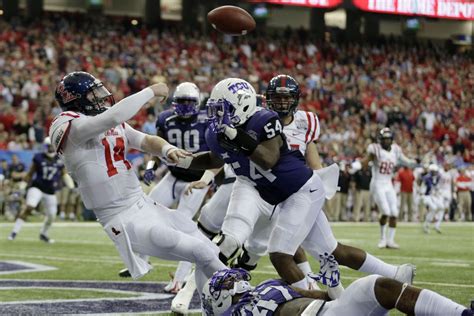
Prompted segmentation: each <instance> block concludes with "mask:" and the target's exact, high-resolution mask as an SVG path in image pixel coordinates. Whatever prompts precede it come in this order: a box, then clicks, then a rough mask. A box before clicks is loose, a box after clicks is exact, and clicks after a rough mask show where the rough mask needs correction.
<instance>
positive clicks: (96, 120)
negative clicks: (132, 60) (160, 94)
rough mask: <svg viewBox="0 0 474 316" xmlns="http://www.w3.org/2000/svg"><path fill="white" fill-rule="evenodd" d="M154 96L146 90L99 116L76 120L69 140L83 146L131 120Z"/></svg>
mask: <svg viewBox="0 0 474 316" xmlns="http://www.w3.org/2000/svg"><path fill="white" fill-rule="evenodd" d="M153 96H154V93H153V90H151V89H150V88H145V89H143V90H142V91H140V92H138V93H135V94H133V95H131V96H129V97H127V98H125V99H123V100H122V101H120V102H118V103H117V104H115V105H114V106H113V107H111V108H110V109H108V110H107V111H105V112H103V113H101V114H99V115H96V116H84V117H81V118H79V119H74V120H73V121H72V124H71V131H70V133H69V139H71V140H72V141H73V142H74V143H76V144H82V143H84V142H86V141H87V140H89V139H91V138H92V137H94V136H96V135H98V134H100V133H103V132H105V131H107V130H109V129H111V128H112V127H115V126H117V125H118V124H120V123H123V122H125V121H126V120H129V119H131V118H132V117H133V116H134V115H135V114H136V113H137V112H138V111H139V110H140V109H141V107H142V106H143V105H144V104H145V103H147V102H148V101H149V100H150V99H151V98H153Z"/></svg>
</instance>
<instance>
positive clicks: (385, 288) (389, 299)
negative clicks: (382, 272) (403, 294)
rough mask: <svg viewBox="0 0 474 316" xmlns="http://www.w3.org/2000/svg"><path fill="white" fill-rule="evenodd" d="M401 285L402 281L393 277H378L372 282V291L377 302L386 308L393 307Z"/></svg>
mask: <svg viewBox="0 0 474 316" xmlns="http://www.w3.org/2000/svg"><path fill="white" fill-rule="evenodd" d="M402 286H403V284H402V283H400V282H398V281H396V280H394V279H389V278H386V277H378V278H377V279H376V280H375V284H374V293H375V298H376V299H377V302H378V303H379V304H380V305H381V306H382V307H384V308H386V309H392V308H394V307H395V302H396V300H397V298H398V295H399V294H400V291H401V289H402Z"/></svg>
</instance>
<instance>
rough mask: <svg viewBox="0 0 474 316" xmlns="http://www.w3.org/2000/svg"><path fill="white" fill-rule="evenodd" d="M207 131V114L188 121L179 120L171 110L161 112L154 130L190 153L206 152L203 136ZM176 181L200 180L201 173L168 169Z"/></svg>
mask: <svg viewBox="0 0 474 316" xmlns="http://www.w3.org/2000/svg"><path fill="white" fill-rule="evenodd" d="M206 129H207V114H206V112H205V111H201V112H199V114H198V115H196V116H194V117H191V118H189V119H186V120H183V119H180V118H179V117H178V116H177V115H176V114H175V113H174V111H173V110H172V109H170V110H166V111H163V112H161V113H160V114H159V115H158V119H157V121H156V130H157V131H159V132H161V133H162V134H163V138H164V139H166V140H167V141H168V142H169V143H170V144H171V145H174V146H176V147H178V148H181V149H184V150H187V151H189V152H192V153H197V152H201V151H208V150H209V147H208V146H207V144H206V139H205V137H206V136H205V134H206ZM168 169H169V170H170V172H171V173H172V174H173V175H174V176H175V177H176V178H178V179H180V180H183V181H187V182H191V181H197V180H199V179H200V178H201V176H202V174H203V171H201V170H186V169H182V168H178V167H168Z"/></svg>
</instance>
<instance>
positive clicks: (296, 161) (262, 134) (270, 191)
mask: <svg viewBox="0 0 474 316" xmlns="http://www.w3.org/2000/svg"><path fill="white" fill-rule="evenodd" d="M241 128H243V129H244V130H245V131H246V132H247V133H248V134H249V135H250V136H251V137H253V138H254V139H255V140H257V141H258V142H259V143H262V142H264V141H267V140H270V139H272V138H275V137H282V136H283V135H282V133H283V128H282V125H281V123H280V121H279V119H278V115H277V114H276V113H275V112H273V111H270V110H267V109H259V110H258V111H257V112H256V113H255V114H254V115H253V116H252V117H251V118H250V119H249V120H248V121H247V122H246V123H245V124H244V125H243V126H241ZM280 135H281V136H280ZM283 138H284V136H283ZM206 141H207V144H208V146H209V148H210V149H211V151H212V152H213V153H214V154H216V155H217V156H219V157H220V158H222V159H223V160H224V161H225V162H226V163H227V164H229V165H230V166H231V167H232V169H233V170H234V172H235V174H236V175H237V176H238V177H239V178H240V179H243V180H245V181H247V182H250V183H251V184H252V185H253V186H254V187H255V188H256V189H257V191H258V193H259V194H260V197H262V198H263V199H264V200H265V201H266V202H268V203H270V204H272V205H276V204H278V203H280V202H283V201H284V200H286V199H287V198H288V197H289V196H290V195H292V194H293V193H295V192H297V191H298V190H299V189H300V188H301V187H302V186H303V185H304V184H305V183H306V182H307V181H308V180H309V179H310V178H311V177H312V176H313V171H312V170H311V169H309V168H308V167H307V166H306V163H305V159H304V157H303V155H302V154H301V152H300V151H298V150H290V149H289V148H288V144H287V143H286V140H284V141H283V145H282V146H281V148H280V158H279V160H278V162H277V163H276V165H275V166H274V167H273V168H272V169H269V170H264V169H263V168H261V167H260V166H259V165H257V164H256V163H254V162H253V161H252V160H250V158H249V157H247V156H246V155H244V154H242V153H240V152H239V153H235V152H233V151H230V150H226V149H224V148H223V147H222V146H220V144H219V142H218V140H217V134H215V133H214V132H212V131H211V129H208V130H207V132H206Z"/></svg>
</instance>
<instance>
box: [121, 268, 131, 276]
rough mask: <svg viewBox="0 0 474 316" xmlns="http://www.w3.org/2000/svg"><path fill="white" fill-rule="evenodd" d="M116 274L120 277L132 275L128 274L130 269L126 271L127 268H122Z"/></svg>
mask: <svg viewBox="0 0 474 316" xmlns="http://www.w3.org/2000/svg"><path fill="white" fill-rule="evenodd" d="M118 275H119V277H121V278H131V277H132V275H131V274H130V271H128V269H127V268H124V269H122V270H120V271H119V273H118Z"/></svg>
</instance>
